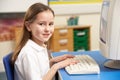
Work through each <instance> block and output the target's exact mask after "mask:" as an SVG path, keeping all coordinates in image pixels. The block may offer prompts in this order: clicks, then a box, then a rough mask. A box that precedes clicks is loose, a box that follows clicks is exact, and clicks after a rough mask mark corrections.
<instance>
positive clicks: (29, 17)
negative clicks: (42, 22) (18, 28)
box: [11, 3, 55, 65]
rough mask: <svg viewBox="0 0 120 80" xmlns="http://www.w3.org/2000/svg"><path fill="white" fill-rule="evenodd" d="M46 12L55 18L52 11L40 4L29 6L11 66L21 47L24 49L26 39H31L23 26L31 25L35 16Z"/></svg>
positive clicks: (29, 33)
mask: <svg viewBox="0 0 120 80" xmlns="http://www.w3.org/2000/svg"><path fill="white" fill-rule="evenodd" d="M46 10H50V11H51V12H52V13H53V16H55V15H54V11H53V10H52V9H51V8H50V7H48V6H46V5H44V4H42V3H35V4H33V5H31V6H30V7H29V9H28V10H27V12H26V14H25V16H24V21H23V29H22V33H21V40H20V41H19V43H18V45H17V46H16V48H15V50H14V52H13V55H12V58H11V61H12V64H13V65H14V63H15V61H16V59H17V56H18V55H19V52H20V50H21V49H22V47H24V45H25V44H26V42H27V41H28V39H31V32H29V31H28V30H27V28H26V25H25V24H26V22H29V23H32V22H33V21H34V20H35V19H36V15H37V14H38V13H40V12H44V11H46Z"/></svg>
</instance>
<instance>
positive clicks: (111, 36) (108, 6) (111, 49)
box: [100, 0, 120, 69]
mask: <svg viewBox="0 0 120 80" xmlns="http://www.w3.org/2000/svg"><path fill="white" fill-rule="evenodd" d="M100 51H101V53H102V54H103V56H105V57H106V58H108V59H110V60H108V61H106V62H105V63H104V65H105V66H106V67H109V68H116V69H120V0H103V4H102V10H101V20H100Z"/></svg>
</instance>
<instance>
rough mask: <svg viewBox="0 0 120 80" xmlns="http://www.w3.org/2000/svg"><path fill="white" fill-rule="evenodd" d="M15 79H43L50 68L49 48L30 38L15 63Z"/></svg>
mask: <svg viewBox="0 0 120 80" xmlns="http://www.w3.org/2000/svg"><path fill="white" fill-rule="evenodd" d="M14 68H15V71H14V78H15V80H42V77H43V76H44V75H45V74H46V73H47V72H48V70H49V69H50V65H49V58H48V52H47V49H46V48H44V47H42V46H39V45H38V44H36V43H35V42H33V41H32V40H28V42H27V43H26V45H25V46H24V47H23V48H22V50H21V52H20V53H19V55H18V58H17V59H16V61H15V64H14Z"/></svg>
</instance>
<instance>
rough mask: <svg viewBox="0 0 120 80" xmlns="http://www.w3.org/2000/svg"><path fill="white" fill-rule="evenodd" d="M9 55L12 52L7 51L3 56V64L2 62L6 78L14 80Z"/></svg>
mask: <svg viewBox="0 0 120 80" xmlns="http://www.w3.org/2000/svg"><path fill="white" fill-rule="evenodd" d="M11 56H12V53H9V54H7V55H6V56H4V57H3V64H4V68H5V73H6V76H7V80H14V69H13V67H12V65H11V60H10V59H11Z"/></svg>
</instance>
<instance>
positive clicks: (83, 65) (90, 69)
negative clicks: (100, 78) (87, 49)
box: [65, 54, 100, 74]
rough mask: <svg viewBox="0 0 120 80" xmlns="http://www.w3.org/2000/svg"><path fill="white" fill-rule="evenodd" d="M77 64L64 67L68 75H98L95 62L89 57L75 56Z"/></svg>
mask: <svg viewBox="0 0 120 80" xmlns="http://www.w3.org/2000/svg"><path fill="white" fill-rule="evenodd" d="M74 59H77V60H78V61H79V62H78V63H77V64H74V65H69V66H67V67H65V70H66V71H67V72H68V73H69V74H99V73H100V68H99V65H98V64H97V62H96V61H95V60H94V59H93V58H92V57H91V56H89V55H85V54H84V55H75V57H74Z"/></svg>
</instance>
